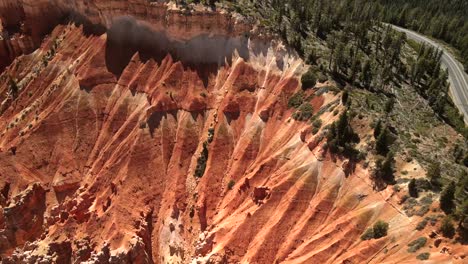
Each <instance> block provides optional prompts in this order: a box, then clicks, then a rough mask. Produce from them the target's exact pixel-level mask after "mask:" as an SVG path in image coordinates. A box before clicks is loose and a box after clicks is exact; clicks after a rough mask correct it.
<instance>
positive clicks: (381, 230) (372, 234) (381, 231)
mask: <svg viewBox="0 0 468 264" xmlns="http://www.w3.org/2000/svg"><path fill="white" fill-rule="evenodd" d="M387 231H388V223H386V222H384V221H382V220H378V221H377V222H376V223H375V224H374V226H372V227H369V228H368V229H367V230H366V232H364V234H362V236H361V239H362V240H370V239H372V238H374V239H378V238H381V237H384V236H387Z"/></svg>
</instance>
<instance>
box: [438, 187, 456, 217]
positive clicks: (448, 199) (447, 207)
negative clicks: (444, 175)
mask: <svg viewBox="0 0 468 264" xmlns="http://www.w3.org/2000/svg"><path fill="white" fill-rule="evenodd" d="M454 198H455V183H454V182H450V184H449V185H448V186H447V187H446V188H445V189H444V190H443V191H442V194H441V195H440V209H442V211H444V212H445V213H446V214H451V213H452V212H453V209H454V208H455V203H454V201H453V200H454Z"/></svg>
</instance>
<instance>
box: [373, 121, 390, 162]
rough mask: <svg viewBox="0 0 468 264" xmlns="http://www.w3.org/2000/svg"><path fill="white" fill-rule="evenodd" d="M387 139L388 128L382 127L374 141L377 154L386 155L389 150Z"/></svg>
mask: <svg viewBox="0 0 468 264" xmlns="http://www.w3.org/2000/svg"><path fill="white" fill-rule="evenodd" d="M389 141H390V140H389V135H388V129H387V128H386V127H385V128H383V129H382V131H381V132H380V134H379V135H378V136H377V139H376V141H375V150H377V153H378V154H380V155H382V156H385V155H387V153H388V151H389V143H390V142H389Z"/></svg>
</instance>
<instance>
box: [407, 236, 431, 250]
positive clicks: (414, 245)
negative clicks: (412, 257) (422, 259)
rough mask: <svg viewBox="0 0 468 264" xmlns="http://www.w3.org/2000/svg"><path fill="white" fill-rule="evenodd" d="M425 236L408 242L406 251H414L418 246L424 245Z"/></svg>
mask: <svg viewBox="0 0 468 264" xmlns="http://www.w3.org/2000/svg"><path fill="white" fill-rule="evenodd" d="M426 242H427V238H425V237H420V238H418V239H416V240H413V241H412V242H411V243H409V244H408V247H409V248H408V252H410V253H414V252H416V251H418V250H419V249H420V248H422V247H424V245H426Z"/></svg>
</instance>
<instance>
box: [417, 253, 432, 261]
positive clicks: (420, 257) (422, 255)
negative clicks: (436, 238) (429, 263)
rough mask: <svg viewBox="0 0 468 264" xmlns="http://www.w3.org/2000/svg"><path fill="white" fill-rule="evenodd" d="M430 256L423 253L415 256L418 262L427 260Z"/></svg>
mask: <svg viewBox="0 0 468 264" xmlns="http://www.w3.org/2000/svg"><path fill="white" fill-rule="evenodd" d="M430 256H431V254H430V253H429V252H424V253H421V254H419V255H417V256H416V258H417V259H419V260H428V259H429V257H430Z"/></svg>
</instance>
